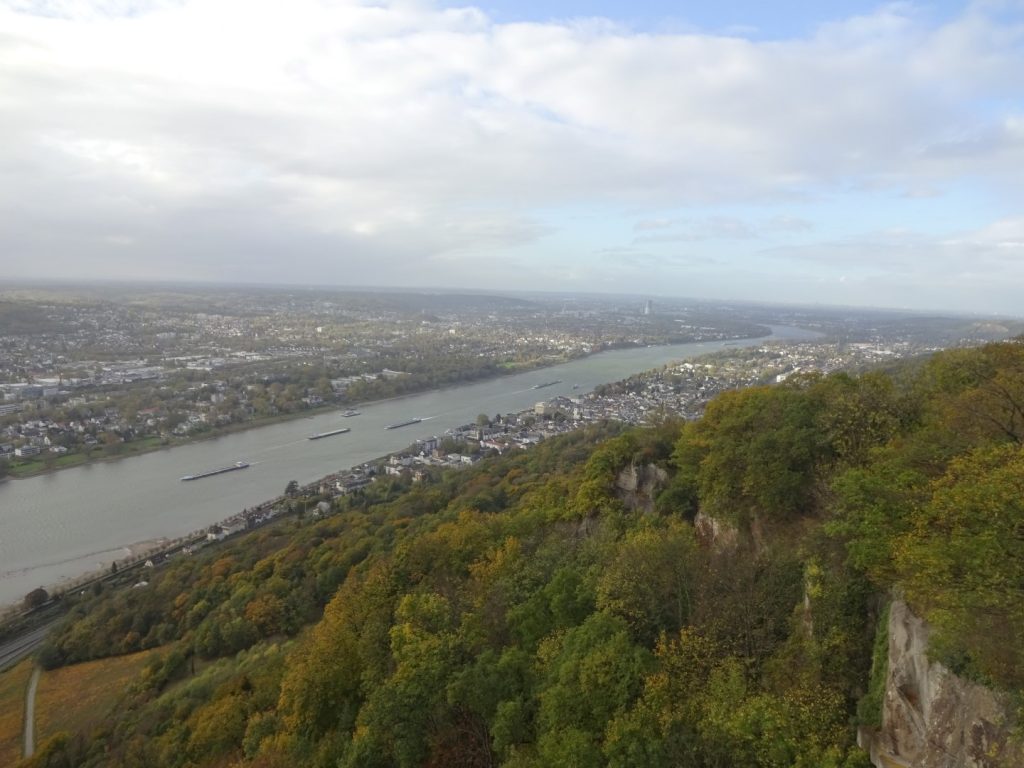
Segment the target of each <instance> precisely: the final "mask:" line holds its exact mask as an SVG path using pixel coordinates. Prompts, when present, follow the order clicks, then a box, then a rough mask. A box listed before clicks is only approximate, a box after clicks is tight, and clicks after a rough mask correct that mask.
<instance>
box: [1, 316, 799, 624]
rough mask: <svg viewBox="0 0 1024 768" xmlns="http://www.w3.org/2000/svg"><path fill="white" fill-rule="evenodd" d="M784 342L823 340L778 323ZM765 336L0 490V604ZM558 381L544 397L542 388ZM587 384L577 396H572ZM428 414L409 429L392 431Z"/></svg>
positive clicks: (617, 359) (601, 359)
mask: <svg viewBox="0 0 1024 768" xmlns="http://www.w3.org/2000/svg"><path fill="white" fill-rule="evenodd" d="M772 330H773V335H772V336H771V337H770V338H772V339H775V340H791V341H803V340H808V339H811V338H816V337H817V336H819V334H816V333H814V332H812V331H804V330H801V329H797V328H788V327H783V326H775V327H773V329H772ZM764 340H765V339H763V338H761V339H743V340H740V341H731V342H706V343H697V344H674V345H668V346H659V347H641V348H631V349H620V350H612V351H609V352H603V353H601V354H599V355H593V356H591V357H587V358H583V359H580V360H574V361H572V362H569V363H564V364H562V365H557V366H553V367H551V368H545V369H542V370H537V371H530V372H528V373H521V374H516V375H513V376H505V377H502V378H499V379H493V380H490V381H483V382H479V383H476V384H466V385H462V386H457V387H450V388H448V389H442V390H435V391H431V392H425V393H422V394H419V395H410V396H408V397H403V398H398V399H394V400H388V401H383V402H379V403H375V404H372V405H365V406H359V407H358V410H359V411H360V412H361V414H360V415H359V416H354V417H351V418H343V417H342V416H341V411H332V412H329V413H324V414H320V415H317V416H315V417H313V418H299V419H296V420H294V421H287V422H281V423H278V424H272V425H268V426H265V427H257V428H254V429H250V430H246V431H243V432H236V433H234V434H231V435H225V436H223V437H219V438H216V439H213V440H205V441H202V442H197V443H192V444H189V445H180V446H175V447H173V448H167V449H164V450H161V451H155V452H153V453H148V454H144V455H142V456H133V457H128V458H124V459H119V460H116V461H108V462H99V463H95V464H89V465H86V466H82V467H76V468H73V469H65V470H61V471H59V472H54V473H51V474H47V475H40V476H37V477H33V478H27V479H24V480H14V481H8V482H6V483H0V605H4V604H8V603H12V602H14V601H17V600H19V599H21V598H22V597H23V596H24V595H25V594H26V593H28V592H29V591H30V590H32V589H34V588H35V587H38V586H47V587H50V586H52V585H57V584H59V583H60V582H61V581H62V580H66V579H70V578H75V577H77V576H79V575H81V574H82V573H85V572H87V571H91V570H95V569H97V568H103V567H109V564H110V562H111V561H112V560H114V559H117V558H122V557H124V556H126V555H127V554H129V553H130V550H129V549H128V547H129V546H131V545H132V544H136V543H138V542H144V541H150V540H153V539H159V538H169V539H173V538H177V537H179V536H182V535H184V534H186V533H189V532H191V531H194V530H198V529H200V528H204V527H206V526H208V525H210V524H212V523H215V522H217V521H219V520H223V519H224V518H226V517H228V516H230V515H232V514H235V513H236V512H239V511H241V510H242V509H244V508H246V507H252V506H255V505H256V504H257V503H259V502H261V501H265V500H266V499H269V498H273V497H275V496H279V495H280V494H281V493H283V492H284V488H285V485H286V484H287V483H288V481H289V480H297V481H299V483H308V482H312V481H314V480H316V479H318V478H321V477H323V476H324V475H328V474H331V473H332V472H337V471H338V470H341V469H345V468H347V467H351V466H354V465H356V464H361V463H362V462H365V461H369V460H370V459H374V458H377V457H379V456H383V455H385V454H387V453H391V452H393V451H397V450H401V449H402V448H405V447H406V446H408V445H410V444H411V443H412V442H413V441H414V440H416V439H418V438H424V437H429V436H431V435H435V434H441V433H443V432H444V431H445V430H446V429H448V428H449V427H453V426H456V425H458V424H465V423H468V422H472V421H474V420H475V419H476V417H477V415H478V414H480V413H486V414H488V415H490V416H493V415H494V414H496V413H509V412H512V411H520V410H523V409H525V408H528V407H530V406H532V405H533V404H534V403H536V402H538V401H540V400H548V399H551V398H552V397H555V396H556V395H561V394H572V395H578V394H582V393H584V392H588V391H590V390H591V389H593V388H594V387H595V386H597V385H598V384H604V383H607V382H612V381H618V380H619V379H623V378H626V377H627V376H629V375H631V374H634V373H639V372H640V371H645V370H648V369H651V368H656V367H659V366H662V365H664V364H666V363H669V362H672V361H676V360H684V359H687V358H691V357H695V356H698V355H703V354H707V353H709V352H715V351H718V350H720V349H722V348H724V347H725V345H726V344H728V345H729V346H750V345H753V344H758V343H760V342H763V341H764ZM556 379H560V380H561V381H562V382H563V383H562V384H558V385H555V386H551V387H545V388H544V389H541V390H534V389H532V387H533V386H534V385H535V384H540V383H543V382H548V381H553V380H556ZM573 384H578V385H579V388H578V389H577V390H573V389H572V385H573ZM412 418H421V419H424V421H423V422H421V423H419V424H414V425H411V426H408V427H403V428H401V429H392V430H386V429H385V428H384V427H385V426H387V425H388V424H394V423H397V422H401V421H405V420H407V419H412ZM341 427H349V428H351V430H352V431H351V432H348V433H346V434H342V435H336V436H333V437H326V438H323V439H321V440H308V439H307V437H308V436H309V435H310V434H313V433H316V432H326V431H328V430H331V429H338V428H341ZM240 459H244V460H246V461H249V462H250V463H251V464H252V466H251V467H250V468H249V469H244V470H240V471H237V472H227V473H225V474H222V475H216V476H213V477H208V478H203V479H201V480H196V481H194V482H181V480H180V478H181V477H182V476H183V475H187V474H192V473H195V472H202V471H205V470H208V469H212V468H215V467H222V466H225V465H227V464H232V463H234V462H235V461H238V460H240Z"/></svg>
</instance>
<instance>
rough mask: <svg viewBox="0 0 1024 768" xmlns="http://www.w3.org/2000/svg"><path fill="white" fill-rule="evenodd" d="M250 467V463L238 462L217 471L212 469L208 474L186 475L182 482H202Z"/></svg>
mask: <svg viewBox="0 0 1024 768" xmlns="http://www.w3.org/2000/svg"><path fill="white" fill-rule="evenodd" d="M248 466H249V462H248V461H236V462H235V463H234V464H229V465H228V466H226V467H218V468H217V469H211V470H209V471H207V472H198V473H196V474H194V475H185V476H184V477H183V478H181V479H182V480H201V479H202V478H204V477H213V476H214V475H222V474H224V473H225V472H234V471H235V470H236V469H246V468H248Z"/></svg>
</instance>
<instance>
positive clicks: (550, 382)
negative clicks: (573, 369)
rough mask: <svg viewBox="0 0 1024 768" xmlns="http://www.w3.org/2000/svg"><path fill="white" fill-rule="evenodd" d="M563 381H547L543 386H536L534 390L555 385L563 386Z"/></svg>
mask: <svg viewBox="0 0 1024 768" xmlns="http://www.w3.org/2000/svg"><path fill="white" fill-rule="evenodd" d="M561 383H562V380H561V379H555V380H554V381H545V382H544V383H543V384H534V385H533V387H532V389H544V387H553V386H555V384H561Z"/></svg>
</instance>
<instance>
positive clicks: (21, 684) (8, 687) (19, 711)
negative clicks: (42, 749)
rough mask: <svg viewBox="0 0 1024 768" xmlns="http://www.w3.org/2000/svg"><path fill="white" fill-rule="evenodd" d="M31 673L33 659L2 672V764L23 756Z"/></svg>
mask: <svg viewBox="0 0 1024 768" xmlns="http://www.w3.org/2000/svg"><path fill="white" fill-rule="evenodd" d="M31 675H32V659H24V660H23V661H21V662H20V663H19V664H17V665H16V666H14V667H11V668H10V669H9V670H7V671H6V672H4V673H3V674H0V765H14V764H15V763H16V762H18V759H19V758H20V757H21V735H22V728H23V726H24V723H23V718H24V715H25V689H26V688H28V679H29V677H30V676H31Z"/></svg>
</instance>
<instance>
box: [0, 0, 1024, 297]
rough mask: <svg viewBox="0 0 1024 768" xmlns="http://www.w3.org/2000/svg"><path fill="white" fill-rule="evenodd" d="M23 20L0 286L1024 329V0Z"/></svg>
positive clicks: (3, 21)
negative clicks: (755, 307) (637, 302)
mask: <svg viewBox="0 0 1024 768" xmlns="http://www.w3.org/2000/svg"><path fill="white" fill-rule="evenodd" d="M685 11H686V14H685V15H682V11H680V9H678V8H677V7H675V5H674V4H670V3H667V2H661V1H660V0H651V1H650V2H642V3H630V4H623V3H615V2H599V3H589V4H588V3H582V2H573V0H561V2H551V3H544V4H540V3H532V2H526V3H510V2H505V1H504V0H495V2H489V3H481V4H479V5H472V4H467V3H457V2H451V1H450V0H449V1H447V2H430V1H428V0H402V1H400V2H373V3H363V2H358V1H357V0H342V1H341V2H326V1H321V0H301V2H295V3H288V4H283V3H274V2H269V1H268V2H241V1H240V0H217V1H216V2H199V1H198V0H96V1H94V2H70V1H67V0H38V1H36V0H6V2H4V1H3V0H0V29H3V34H2V35H0V85H2V88H3V90H2V92H3V94H4V96H3V98H2V99H0V263H2V269H0V273H2V276H3V278H5V279H24V280H30V281H31V280H41V279H46V278H54V277H55V276H59V277H60V279H64V280H69V281H75V280H92V279H95V280H119V281H129V282H131V281H136V282H137V281H144V282H153V281H156V282H164V281H180V282H195V283H198V284H222V283H225V282H238V281H240V280H241V281H244V282H247V283H255V284H264V285H276V284H282V283H287V284H295V285H317V284H319V285H325V286H331V287H338V288H344V287H346V286H352V287H380V288H382V289H385V290H386V289H388V288H389V283H390V284H391V286H390V287H391V288H393V289H412V290H446V289H448V290H451V289H455V288H458V289H461V290H468V291H500V292H511V293H515V292H522V291H533V290H540V291H551V292H555V293H557V292H579V293H597V294H609V293H618V294H633V295H649V296H652V297H655V298H656V297H658V296H665V297H680V298H682V297H688V298H693V299H696V300H705V301H733V302H738V301H743V302H764V303H772V304H798V305H807V306H819V307H850V308H856V307H859V308H865V309H895V310H915V311H929V312H956V313H970V314H986V315H987V314H999V315H1010V316H1018V315H1019V314H1020V313H1021V310H1020V309H1019V307H1020V301H1019V297H1018V294H1019V290H1020V287H1021V286H1022V285H1024V180H1022V174H1021V173H1020V168H1024V80H1022V78H1021V77H1020V73H1021V72H1022V71H1024V5H1022V4H1021V3H1020V2H1019V1H1018V0H976V1H974V2H940V3H929V4H924V3H858V2H848V1H847V0H843V2H839V3H835V4H829V5H828V6H827V7H815V8H805V7H803V6H802V4H799V3H790V2H782V3H780V4H775V5H772V6H770V7H768V6H763V5H760V4H756V3H752V2H740V3H735V4H730V6H729V8H725V9H723V8H718V7H717V6H715V5H712V4H700V5H694V6H692V7H690V8H688V9H685Z"/></svg>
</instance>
